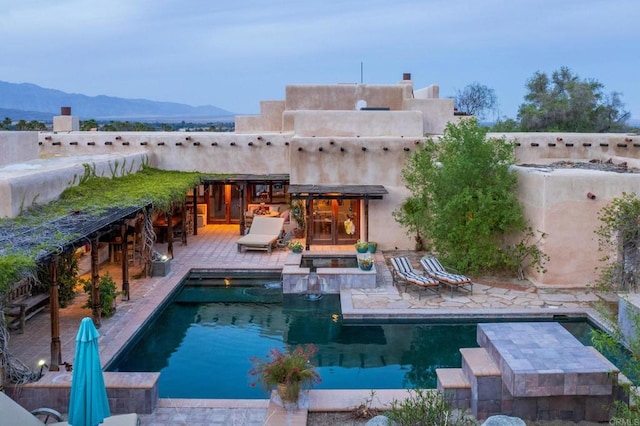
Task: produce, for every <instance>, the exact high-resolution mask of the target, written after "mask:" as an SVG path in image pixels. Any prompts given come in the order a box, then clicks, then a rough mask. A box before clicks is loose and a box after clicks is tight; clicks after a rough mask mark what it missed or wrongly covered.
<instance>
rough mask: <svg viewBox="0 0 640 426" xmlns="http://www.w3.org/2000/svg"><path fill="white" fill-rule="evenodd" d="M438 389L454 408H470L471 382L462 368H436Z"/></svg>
mask: <svg viewBox="0 0 640 426" xmlns="http://www.w3.org/2000/svg"><path fill="white" fill-rule="evenodd" d="M436 377H437V380H438V390H439V391H440V392H442V393H444V395H445V397H446V398H447V400H448V401H449V402H451V405H452V406H453V407H455V408H460V409H470V408H471V383H470V382H469V380H468V379H467V377H466V376H465V374H464V372H463V371H462V368H436Z"/></svg>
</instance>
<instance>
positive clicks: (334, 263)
mask: <svg viewBox="0 0 640 426" xmlns="http://www.w3.org/2000/svg"><path fill="white" fill-rule="evenodd" d="M300 267H301V268H311V270H312V272H315V270H316V268H357V267H358V258H357V257H356V256H318V255H314V256H308V255H303V256H302V259H301V260H300Z"/></svg>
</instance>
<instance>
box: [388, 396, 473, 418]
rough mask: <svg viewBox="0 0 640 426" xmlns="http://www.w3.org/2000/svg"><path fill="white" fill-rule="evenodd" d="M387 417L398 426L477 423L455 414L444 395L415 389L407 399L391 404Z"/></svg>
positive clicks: (460, 414)
mask: <svg viewBox="0 0 640 426" xmlns="http://www.w3.org/2000/svg"><path fill="white" fill-rule="evenodd" d="M387 417H389V419H390V420H391V421H393V422H395V424H396V425H398V426H470V425H475V424H477V423H476V421H475V420H474V419H473V418H472V417H469V416H466V415H465V413H462V412H454V410H453V409H452V407H451V403H450V402H449V401H447V399H446V398H445V397H444V394H443V393H442V392H440V391H436V390H427V389H414V390H410V391H409V397H408V398H407V399H404V400H401V401H398V400H393V401H392V402H391V410H390V411H389V412H388V414H387Z"/></svg>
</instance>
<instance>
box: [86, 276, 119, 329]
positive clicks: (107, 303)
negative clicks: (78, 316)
mask: <svg viewBox="0 0 640 426" xmlns="http://www.w3.org/2000/svg"><path fill="white" fill-rule="evenodd" d="M79 281H80V283H81V284H82V286H83V288H84V291H85V293H87V294H88V295H89V299H87V302H86V303H85V304H84V305H83V306H82V307H83V308H93V301H92V298H91V280H87V279H80V280H79ZM98 286H99V289H100V313H101V315H102V316H103V317H105V318H109V317H110V316H113V314H115V313H116V297H117V296H119V295H121V294H123V293H122V292H121V291H118V287H117V286H116V282H115V281H114V280H113V278H111V275H109V272H107V273H105V274H104V275H102V276H101V277H100V280H99V281H98Z"/></svg>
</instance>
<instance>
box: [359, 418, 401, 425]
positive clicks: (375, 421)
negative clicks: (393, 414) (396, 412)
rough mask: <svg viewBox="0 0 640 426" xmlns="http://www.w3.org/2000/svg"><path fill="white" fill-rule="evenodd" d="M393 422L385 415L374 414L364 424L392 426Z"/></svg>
mask: <svg viewBox="0 0 640 426" xmlns="http://www.w3.org/2000/svg"><path fill="white" fill-rule="evenodd" d="M394 424H395V423H393V422H391V420H389V418H388V417H387V416H375V417H373V418H372V419H371V420H369V421H368V422H367V423H365V426H392V425H394Z"/></svg>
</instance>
